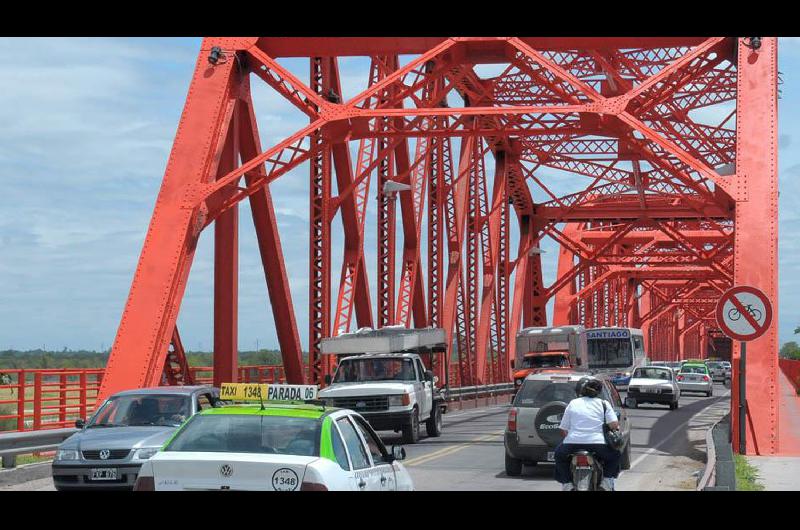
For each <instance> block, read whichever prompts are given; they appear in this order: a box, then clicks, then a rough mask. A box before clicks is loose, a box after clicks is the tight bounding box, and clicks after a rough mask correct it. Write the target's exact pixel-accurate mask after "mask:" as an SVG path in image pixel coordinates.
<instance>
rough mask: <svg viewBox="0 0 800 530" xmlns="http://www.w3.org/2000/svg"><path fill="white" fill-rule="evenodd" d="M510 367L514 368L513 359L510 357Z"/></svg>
mask: <svg viewBox="0 0 800 530" xmlns="http://www.w3.org/2000/svg"><path fill="white" fill-rule="evenodd" d="M511 368H512V369H513V368H514V359H511Z"/></svg>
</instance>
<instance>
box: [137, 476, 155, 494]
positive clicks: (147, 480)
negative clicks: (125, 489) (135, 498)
mask: <svg viewBox="0 0 800 530" xmlns="http://www.w3.org/2000/svg"><path fill="white" fill-rule="evenodd" d="M155 490H156V483H155V481H154V480H153V477H138V478H137V479H136V482H135V483H134V485H133V491H155Z"/></svg>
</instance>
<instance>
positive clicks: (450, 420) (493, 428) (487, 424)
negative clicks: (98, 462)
mask: <svg viewBox="0 0 800 530" xmlns="http://www.w3.org/2000/svg"><path fill="white" fill-rule="evenodd" d="M621 394H622V397H623V399H624V397H625V396H624V392H623V393H621ZM508 407H509V406H508V405H501V406H495V407H487V408H481V409H471V410H466V411H454V412H451V413H449V414H446V415H445V416H444V429H443V433H442V436H440V437H439V438H427V437H425V436H424V435H423V436H422V437H421V439H420V442H419V443H418V444H415V445H406V446H404V447H405V449H406V460H405V461H404V462H403V463H404V465H405V466H406V468H407V469H408V471H409V473H411V477H412V478H413V480H414V485H415V487H416V489H418V490H461V491H466V490H523V491H528V490H531V491H558V490H559V489H560V487H559V485H558V484H557V483H556V482H555V480H553V466H552V464H546V463H541V464H539V465H537V466H534V467H531V466H525V468H523V473H522V476H520V477H509V476H507V475H506V473H505V468H504V462H503V451H504V449H503V431H504V429H505V425H506V418H507V415H508ZM729 408H730V391H729V390H727V389H726V388H725V387H724V386H723V385H721V384H717V385H715V387H714V396H712V397H710V398H707V397H702V396H700V395H696V394H686V395H683V396H682V397H681V400H680V408H678V410H675V411H671V410H669V408H668V407H667V406H663V405H641V406H640V407H639V408H637V409H627V413H628V415H629V417H630V419H631V443H632V444H633V445H632V453H631V464H632V465H631V469H630V470H629V471H623V472H622V474H621V475H620V478H619V479H618V481H617V489H618V490H620V491H625V490H627V491H634V490H694V489H695V486H696V484H697V475H698V474H702V471H703V468H704V466H705V458H706V452H705V433H706V430H707V429H708V428H709V427H710V426H711V425H712V424H713V423H714V422H716V421H717V420H718V419H720V418H721V417H722V416H724V415H725V414H726V413H727V412H728V410H729ZM422 430H423V432H424V427H422ZM380 434H381V435H382V438H383V440H384V442H385V443H386V444H387V446H390V445H391V444H392V443H400V436H399V435H395V434H393V433H392V432H391V431H390V432H381V433H380ZM9 489H13V490H26V491H52V490H54V489H55V488H54V487H53V481H52V478H50V477H47V478H43V479H37V480H32V481H29V482H24V483H21V484H16V485H8V486H0V491H2V490H9Z"/></svg>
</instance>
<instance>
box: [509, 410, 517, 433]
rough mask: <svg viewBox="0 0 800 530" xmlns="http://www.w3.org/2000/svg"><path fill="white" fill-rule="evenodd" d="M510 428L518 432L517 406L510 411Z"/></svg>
mask: <svg viewBox="0 0 800 530" xmlns="http://www.w3.org/2000/svg"><path fill="white" fill-rule="evenodd" d="M508 430H509V431H510V432H517V409H515V408H512V409H511V410H509V411H508Z"/></svg>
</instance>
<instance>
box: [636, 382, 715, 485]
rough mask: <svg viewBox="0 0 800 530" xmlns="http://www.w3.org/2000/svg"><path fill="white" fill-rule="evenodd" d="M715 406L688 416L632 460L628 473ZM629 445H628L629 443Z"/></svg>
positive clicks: (709, 406)
mask: <svg viewBox="0 0 800 530" xmlns="http://www.w3.org/2000/svg"><path fill="white" fill-rule="evenodd" d="M729 395H730V392H728V393H727V394H722V395H721V396H720V397H727V396H729ZM716 404H717V403H712V404H710V405H708V406H707V407H706V408H704V409H703V410H701V411H700V412H698V413H696V414H694V415H693V416H690V417H689V419H688V420H686V421H685V422H683V423H681V424H680V425H678V426H677V427H676V428H675V429H674V430H673V431H672V432H671V433H669V434H668V435H667V437H666V438H664V439H663V440H661V441H660V442H658V443H657V444H656V445H654V446H653V447H651V448H650V449H648V450H647V451H645V453H644V454H642V455H641V456H639V458H637V459H636V460H634V461H633V462H632V463H631V467H630V469H629V471H631V470H633V468H635V467H636V466H637V465H639V464H641V463H642V460H644V459H645V458H647V457H648V456H650V455H652V454H653V453H655V452H656V451H657V450H658V448H659V447H661V446H662V445H664V444H665V443H667V442H668V441H669V440H670V439H672V437H673V436H675V435H676V434H677V433H678V431H680V430H681V429H683V428H684V427H688V426H689V422H691V421H692V420H693V419H695V418H696V417H697V416H700V415H702V414H703V413H704V412H706V411H707V410H708V409H710V408H711V407H713V406H714V405H716ZM629 443H630V442H629Z"/></svg>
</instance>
